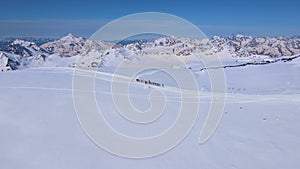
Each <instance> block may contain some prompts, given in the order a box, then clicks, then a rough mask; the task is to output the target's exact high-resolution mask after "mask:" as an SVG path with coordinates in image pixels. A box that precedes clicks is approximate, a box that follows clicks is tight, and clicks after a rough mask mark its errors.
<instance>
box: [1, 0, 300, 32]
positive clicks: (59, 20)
mask: <svg viewBox="0 0 300 169" xmlns="http://www.w3.org/2000/svg"><path fill="white" fill-rule="evenodd" d="M299 7H300V1H297V0H293V1H291V0H285V1H270V0H265V1H263V0H261V1H259V0H252V1H248V0H246V1H243V0H229V1H226V0H223V1H216V0H198V1H188V0H180V1H177V0H160V1H159V0H151V1H150V0H148V1H143V0H139V1H138V0H102V1H88V0H84V1H76V0H73V1H69V0H65V1H63V0H61V1H59V0H51V1H37V0H27V1H24V0H22V1H21V0H19V1H18V0H17V1H8V0H3V1H1V2H0V37H20V36H42V37H60V36H62V35H66V34H68V33H73V34H75V35H77V36H85V37H89V36H90V35H91V34H92V33H93V32H95V31H96V30H97V29H99V28H100V27H101V26H102V25H104V24H106V23H108V22H109V21H111V20H113V19H117V18H119V17H122V16H125V15H128V14H132V13H137V12H164V13H170V14H173V15H177V16H179V17H182V18H184V19H187V20H188V21H190V22H192V23H193V24H195V25H197V26H198V27H200V28H201V30H202V31H203V32H204V33H205V34H207V35H208V36H213V35H224V36H226V35H231V34H238V33H241V34H246V35H252V36H292V35H300V22H299V18H300V12H299Z"/></svg>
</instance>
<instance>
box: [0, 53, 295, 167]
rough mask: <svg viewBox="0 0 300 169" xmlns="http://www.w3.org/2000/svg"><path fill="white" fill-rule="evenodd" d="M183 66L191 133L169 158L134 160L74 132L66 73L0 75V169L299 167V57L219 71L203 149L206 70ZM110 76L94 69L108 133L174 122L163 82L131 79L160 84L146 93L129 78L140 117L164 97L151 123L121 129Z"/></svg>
mask: <svg viewBox="0 0 300 169" xmlns="http://www.w3.org/2000/svg"><path fill="white" fill-rule="evenodd" d="M123 52H124V53H126V54H128V55H129V54H130V53H128V51H123ZM48 59H49V60H51V59H52V60H55V59H56V57H55V56H53V57H52V58H51V57H50V58H48ZM70 59H71V58H70ZM223 62H224V63H225V62H226V61H223ZM233 63H235V62H234V61H233V62H230V61H228V62H226V64H228V65H231V64H233ZM61 64H64V63H61ZM189 65H190V66H191V68H192V70H191V71H193V73H194V75H195V76H196V78H197V83H198V85H199V86H200V89H201V91H200V109H199V114H198V118H197V119H196V122H195V125H194V127H193V129H192V131H191V132H190V133H189V135H188V136H187V137H186V138H185V139H184V140H183V141H182V142H181V143H180V144H179V145H178V146H176V147H175V148H174V149H172V150H171V151H169V152H167V153H165V154H162V155H160V156H157V157H153V158H147V159H139V160H135V159H128V158H122V157H118V156H115V155H112V154H110V153H108V152H106V151H104V150H102V149H101V148H99V147H98V146H97V145H95V144H94V143H93V142H92V141H91V140H90V139H89V138H88V136H87V135H86V134H85V132H84V131H83V130H82V128H81V126H80V124H79V122H78V119H77V116H76V112H75V110H74V105H73V98H72V76H73V71H74V69H72V68H66V67H65V68H51V67H48V68H47V67H44V68H32V69H24V70H16V71H11V72H5V73H1V74H0V93H1V95H0V96H1V101H0V138H1V139H0V152H1V153H0V168H3V169H14V168H16V169H17V168H22V169H53V168H56V169H67V168H72V169H87V168H132V169H140V168H143V169H148V168H149V169H150V168H172V169H175V168H178V169H179V168H203V169H254V168H259V169H270V168H272V169H283V168H288V169H297V168H299V167H300V161H299V156H300V130H299V129H300V123H299V121H300V76H299V74H300V58H296V59H294V60H292V61H289V62H283V61H279V62H276V63H271V64H266V65H247V66H241V67H229V68H225V69H224V71H225V75H226V82H227V91H226V103H225V109H224V112H223V113H224V114H223V118H222V120H221V123H220V125H219V127H218V129H217V130H216V132H215V133H214V135H213V136H212V137H211V138H210V139H209V140H208V141H207V142H206V143H204V144H199V143H198V139H199V134H200V132H201V129H202V127H203V124H204V121H205V118H206V115H207V112H208V109H209V103H210V99H211V89H210V82H209V78H208V75H207V73H206V70H203V71H198V68H201V66H202V65H201V64H199V63H197V62H192V61H191V62H190V63H189ZM104 72H105V73H104ZM110 72H111V70H109V68H102V69H100V71H99V72H98V73H97V74H96V78H95V79H96V80H95V86H96V87H95V96H96V99H97V101H98V104H99V105H101V106H102V109H103V112H105V113H104V117H105V118H106V120H107V121H108V122H109V123H110V124H111V125H112V126H113V127H114V128H115V129H116V130H118V131H119V132H121V133H124V134H127V135H130V136H134V137H149V136H152V135H155V134H157V133H160V132H162V131H163V130H165V129H166V128H167V127H168V126H170V125H171V124H172V122H174V120H175V119H176V116H177V114H176V112H177V110H178V109H179V105H178V102H179V101H180V100H179V94H178V92H177V90H176V87H177V86H176V84H175V82H174V81H173V80H172V79H171V78H169V79H168V78H167V77H164V76H165V75H164V74H163V73H161V72H157V71H150V72H143V73H141V74H140V75H139V77H140V78H144V79H151V80H153V81H156V82H159V83H164V84H165V87H153V86H146V85H144V84H141V83H137V82H135V81H134V79H133V81H132V85H131V86H130V88H129V91H130V98H131V99H132V100H133V104H134V106H136V107H137V108H138V109H140V110H147V108H148V107H149V102H148V95H149V93H150V92H151V91H152V90H153V89H155V90H161V91H163V92H164V93H165V95H166V97H167V98H168V99H167V100H166V105H165V106H166V109H165V112H164V114H163V115H162V116H161V117H160V118H159V119H158V120H157V121H156V122H155V123H151V124H148V125H140V124H134V123H130V122H128V121H127V120H125V119H124V118H122V116H121V115H120V114H118V112H117V111H116V109H115V108H114V105H113V102H112V99H111V94H110V92H109V91H110V86H111V80H112V77H113V74H111V73H110ZM83 76H84V75H83ZM120 94H122V93H120ZM157 99H161V100H164V99H165V98H157Z"/></svg>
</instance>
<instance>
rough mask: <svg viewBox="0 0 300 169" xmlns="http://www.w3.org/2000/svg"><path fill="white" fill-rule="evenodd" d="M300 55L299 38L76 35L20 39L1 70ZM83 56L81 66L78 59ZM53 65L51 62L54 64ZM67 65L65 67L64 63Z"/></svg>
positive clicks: (0, 56)
mask: <svg viewBox="0 0 300 169" xmlns="http://www.w3.org/2000/svg"><path fill="white" fill-rule="evenodd" d="M297 54H300V38H299V37H296V36H295V37H251V36H245V35H235V36H227V37H222V36H214V37H212V38H207V39H189V38H184V37H160V38H156V39H152V40H149V41H134V42H132V43H128V44H123V45H122V44H113V43H110V42H103V41H94V40H89V39H85V38H82V37H76V36H74V35H72V34H69V35H67V36H64V37H62V38H61V39H58V40H54V41H50V42H47V43H44V44H41V45H37V44H36V43H34V42H30V41H25V40H19V39H16V40H14V41H13V42H11V43H9V44H8V45H5V46H2V47H1V51H0V61H1V64H0V65H1V70H2V71H5V70H16V69H23V68H28V67H33V66H76V65H79V66H80V65H82V66H85V67H98V66H109V65H110V64H112V65H116V64H117V62H120V61H122V60H124V59H127V60H135V59H138V58H139V56H145V55H151V56H162V55H164V56H178V57H181V56H184V57H190V56H191V57H192V56H195V55H200V56H201V55H208V56H209V55H219V56H220V57H231V58H234V59H238V58H250V59H251V58H266V57H267V58H277V57H282V56H293V55H297ZM79 56H82V57H81V58H83V59H81V60H80V63H78V61H77V58H78V57H79ZM50 62H51V63H50ZM62 63H64V64H62Z"/></svg>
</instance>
